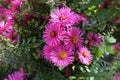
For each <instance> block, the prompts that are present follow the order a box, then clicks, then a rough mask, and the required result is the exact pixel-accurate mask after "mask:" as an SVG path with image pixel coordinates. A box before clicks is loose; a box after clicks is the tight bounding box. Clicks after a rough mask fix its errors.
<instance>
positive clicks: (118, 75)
mask: <svg viewBox="0 0 120 80" xmlns="http://www.w3.org/2000/svg"><path fill="white" fill-rule="evenodd" d="M115 79H116V80H120V72H119V73H117V74H115Z"/></svg>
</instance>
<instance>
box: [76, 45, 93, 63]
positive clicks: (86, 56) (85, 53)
mask: <svg viewBox="0 0 120 80" xmlns="http://www.w3.org/2000/svg"><path fill="white" fill-rule="evenodd" d="M77 53H78V56H79V59H80V62H81V63H82V64H86V65H89V64H91V61H92V55H91V53H90V51H89V50H88V49H87V48H86V47H81V48H80V49H79V50H78V51H77Z"/></svg>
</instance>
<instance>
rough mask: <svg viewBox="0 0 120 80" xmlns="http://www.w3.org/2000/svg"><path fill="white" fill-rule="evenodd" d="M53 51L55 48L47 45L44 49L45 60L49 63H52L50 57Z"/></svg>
mask: <svg viewBox="0 0 120 80" xmlns="http://www.w3.org/2000/svg"><path fill="white" fill-rule="evenodd" d="M53 49H54V48H53V47H50V46H48V45H45V46H44V47H43V56H44V58H45V59H46V60H47V61H49V62H51V59H50V55H51V51H52V50H53Z"/></svg>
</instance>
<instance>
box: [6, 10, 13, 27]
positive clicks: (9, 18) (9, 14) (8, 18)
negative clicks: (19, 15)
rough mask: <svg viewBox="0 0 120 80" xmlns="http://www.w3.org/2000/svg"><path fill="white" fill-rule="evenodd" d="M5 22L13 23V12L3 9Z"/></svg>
mask: <svg viewBox="0 0 120 80" xmlns="http://www.w3.org/2000/svg"><path fill="white" fill-rule="evenodd" d="M5 19H6V23H7V24H9V25H13V24H15V21H14V13H13V12H12V11H11V10H5Z"/></svg>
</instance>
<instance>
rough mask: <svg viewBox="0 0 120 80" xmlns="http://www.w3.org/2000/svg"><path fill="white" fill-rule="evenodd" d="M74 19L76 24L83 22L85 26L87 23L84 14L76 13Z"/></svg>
mask: <svg viewBox="0 0 120 80" xmlns="http://www.w3.org/2000/svg"><path fill="white" fill-rule="evenodd" d="M76 19H77V21H76V22H77V23H80V22H84V23H86V24H88V23H89V20H88V18H86V17H85V15H84V14H77V13H76Z"/></svg>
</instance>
